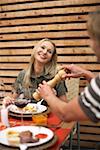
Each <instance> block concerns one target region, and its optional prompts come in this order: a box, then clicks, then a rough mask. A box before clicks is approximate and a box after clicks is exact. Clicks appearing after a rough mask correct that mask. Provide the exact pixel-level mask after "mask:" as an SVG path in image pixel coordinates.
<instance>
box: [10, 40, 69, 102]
mask: <svg viewBox="0 0 100 150" xmlns="http://www.w3.org/2000/svg"><path fill="white" fill-rule="evenodd" d="M56 73H57V52H56V46H55V44H54V43H53V42H52V41H51V40H50V39H42V40H40V41H39V42H38V43H37V44H36V45H35V46H34V48H33V52H32V55H31V58H30V62H29V65H28V67H27V69H26V70H22V71H21V72H20V73H19V75H18V77H17V79H16V81H15V83H14V86H13V87H14V92H16V93H17V94H16V97H17V98H18V97H19V98H20V97H21V96H22V95H23V98H24V99H27V100H28V99H30V100H31V101H32V102H36V100H35V99H34V98H33V93H34V92H35V90H36V89H37V88H38V85H39V84H40V83H41V82H42V81H43V80H45V81H49V80H51V79H52V78H53V77H54V76H55V74H56ZM54 88H55V90H56V93H57V96H58V97H60V98H61V99H62V100H63V101H67V100H66V91H67V88H66V85H65V81H60V82H59V83H58V84H56V85H55V86H54ZM14 95H15V93H14ZM14 95H13V96H14ZM16 97H14V98H16ZM42 104H44V105H47V103H46V102H45V101H43V103H42Z"/></svg>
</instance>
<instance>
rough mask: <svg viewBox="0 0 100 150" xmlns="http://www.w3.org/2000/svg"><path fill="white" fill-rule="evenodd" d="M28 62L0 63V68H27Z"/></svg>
mask: <svg viewBox="0 0 100 150" xmlns="http://www.w3.org/2000/svg"><path fill="white" fill-rule="evenodd" d="M27 65H28V63H8V62H6V63H5V62H4V63H0V70H3V69H5V71H6V70H7V69H25V68H27Z"/></svg>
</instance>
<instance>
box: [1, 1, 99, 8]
mask: <svg viewBox="0 0 100 150" xmlns="http://www.w3.org/2000/svg"><path fill="white" fill-rule="evenodd" d="M17 2H25V0H0V4H9V3H17ZM28 2H33V0H28ZM90 2H91V3H94V4H95V3H99V2H100V1H99V0H91V1H90V0H85V1H84V0H70V1H65V0H59V1H58V0H55V1H53V2H49V1H48V2H45V5H46V6H48V5H49V6H59V4H60V5H62V6H64V5H80V4H90ZM36 4H37V3H36ZM34 5H35V3H34ZM38 5H39V6H37V7H40V5H43V2H42V3H41V2H38ZM45 5H44V6H45Z"/></svg>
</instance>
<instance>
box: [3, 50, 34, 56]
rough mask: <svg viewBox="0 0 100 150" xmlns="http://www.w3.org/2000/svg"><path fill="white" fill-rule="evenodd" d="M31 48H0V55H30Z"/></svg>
mask: <svg viewBox="0 0 100 150" xmlns="http://www.w3.org/2000/svg"><path fill="white" fill-rule="evenodd" d="M31 54H32V48H29V49H28V48H27V49H20V48H19V49H3V50H0V55H1V56H2V55H31Z"/></svg>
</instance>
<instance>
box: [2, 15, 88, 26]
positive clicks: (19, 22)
mask: <svg viewBox="0 0 100 150" xmlns="http://www.w3.org/2000/svg"><path fill="white" fill-rule="evenodd" d="M86 20H87V15H85V14H82V15H80V14H78V15H74V16H73V15H72V16H68V15H66V16H53V17H49V16H48V17H42V18H34V17H32V18H31V19H30V18H23V19H18V18H16V19H11V20H9V18H8V20H0V26H12V25H25V24H46V23H55V24H56V23H60V22H62V23H68V22H81V21H86Z"/></svg>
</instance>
